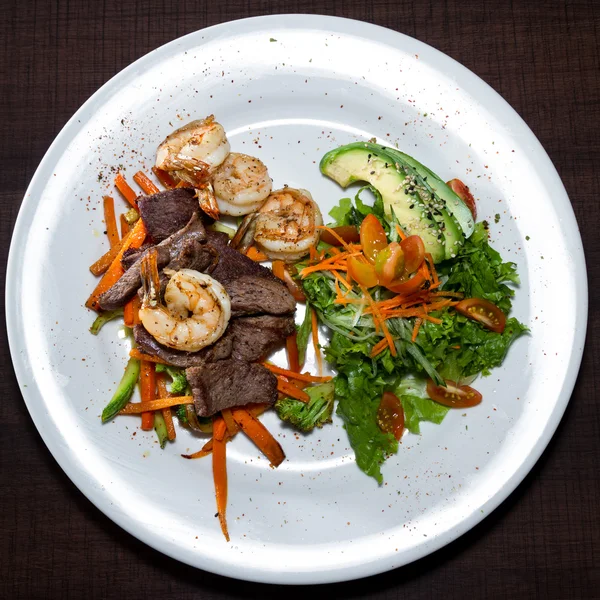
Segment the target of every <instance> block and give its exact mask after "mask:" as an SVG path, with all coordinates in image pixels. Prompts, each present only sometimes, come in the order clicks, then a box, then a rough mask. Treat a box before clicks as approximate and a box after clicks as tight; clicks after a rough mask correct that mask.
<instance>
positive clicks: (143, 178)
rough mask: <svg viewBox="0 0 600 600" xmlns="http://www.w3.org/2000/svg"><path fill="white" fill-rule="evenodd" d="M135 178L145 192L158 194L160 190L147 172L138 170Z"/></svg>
mask: <svg viewBox="0 0 600 600" xmlns="http://www.w3.org/2000/svg"><path fill="white" fill-rule="evenodd" d="M133 180H134V181H135V182H136V183H137V184H138V185H139V186H140V187H141V188H142V191H143V192H144V194H158V192H160V190H159V189H158V188H157V187H156V186H155V185H154V182H153V181H151V180H150V179H149V178H148V176H147V175H146V173H144V172H143V171H138V172H137V173H136V174H135V175H134V176H133Z"/></svg>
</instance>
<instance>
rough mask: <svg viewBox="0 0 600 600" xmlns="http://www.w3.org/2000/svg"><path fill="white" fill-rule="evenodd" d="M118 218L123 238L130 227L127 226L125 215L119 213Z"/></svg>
mask: <svg viewBox="0 0 600 600" xmlns="http://www.w3.org/2000/svg"><path fill="white" fill-rule="evenodd" d="M119 220H120V221H121V238H124V237H125V236H126V235H127V234H128V233H129V230H130V229H131V227H129V223H128V222H127V219H126V218H125V215H121V216H120V217H119Z"/></svg>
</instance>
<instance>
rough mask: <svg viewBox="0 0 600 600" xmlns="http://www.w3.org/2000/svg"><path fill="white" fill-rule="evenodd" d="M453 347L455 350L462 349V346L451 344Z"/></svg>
mask: <svg viewBox="0 0 600 600" xmlns="http://www.w3.org/2000/svg"><path fill="white" fill-rule="evenodd" d="M450 347H451V348H454V349H455V350H460V346H450Z"/></svg>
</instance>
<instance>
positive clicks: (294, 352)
mask: <svg viewBox="0 0 600 600" xmlns="http://www.w3.org/2000/svg"><path fill="white" fill-rule="evenodd" d="M285 351H286V354H287V359H288V366H289V367H290V371H293V372H295V373H297V372H298V371H300V367H301V365H300V353H299V352H298V334H297V333H296V332H295V331H294V333H292V335H288V337H287V338H286V339H285Z"/></svg>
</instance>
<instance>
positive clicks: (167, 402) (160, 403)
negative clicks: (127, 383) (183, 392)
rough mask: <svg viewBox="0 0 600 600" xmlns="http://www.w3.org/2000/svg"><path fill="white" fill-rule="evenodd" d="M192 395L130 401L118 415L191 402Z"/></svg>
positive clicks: (134, 413) (192, 401)
mask: <svg viewBox="0 0 600 600" xmlns="http://www.w3.org/2000/svg"><path fill="white" fill-rule="evenodd" d="M193 403H194V397H193V396H174V397H173V398H158V399H157V400H151V401H150V402H130V403H129V404H126V405H125V407H124V408H123V409H122V410H121V411H120V412H119V414H120V415H139V414H140V413H143V412H148V411H153V410H162V409H163V408H168V407H169V406H177V405H178V404H193Z"/></svg>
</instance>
